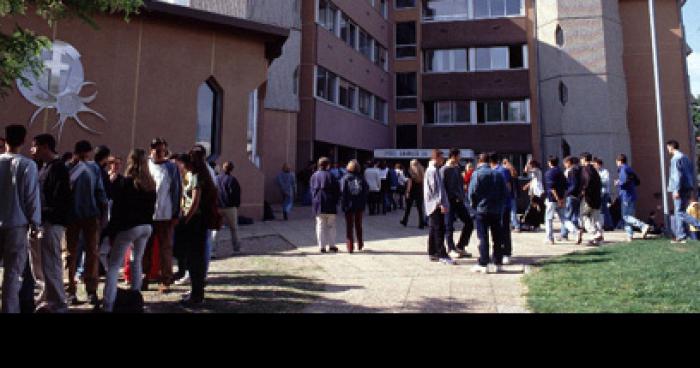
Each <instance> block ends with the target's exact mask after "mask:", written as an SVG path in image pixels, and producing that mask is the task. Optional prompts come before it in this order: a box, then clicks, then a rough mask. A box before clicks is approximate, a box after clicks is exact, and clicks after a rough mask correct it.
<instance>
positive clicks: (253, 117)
mask: <svg viewBox="0 0 700 368" xmlns="http://www.w3.org/2000/svg"><path fill="white" fill-rule="evenodd" d="M258 116H259V105H258V90H257V89H256V90H254V91H253V92H251V93H250V94H249V95H248V134H247V136H246V137H247V144H246V152H247V153H248V159H249V160H250V161H251V162H252V163H253V164H254V165H255V166H257V167H258V168H260V156H259V155H258Z"/></svg>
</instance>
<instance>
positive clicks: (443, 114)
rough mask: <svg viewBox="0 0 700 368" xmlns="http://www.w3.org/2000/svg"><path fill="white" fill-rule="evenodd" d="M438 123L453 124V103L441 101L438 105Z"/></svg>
mask: <svg viewBox="0 0 700 368" xmlns="http://www.w3.org/2000/svg"><path fill="white" fill-rule="evenodd" d="M437 110H438V113H437V123H438V124H450V123H452V103H451V102H449V101H440V102H438V103H437Z"/></svg>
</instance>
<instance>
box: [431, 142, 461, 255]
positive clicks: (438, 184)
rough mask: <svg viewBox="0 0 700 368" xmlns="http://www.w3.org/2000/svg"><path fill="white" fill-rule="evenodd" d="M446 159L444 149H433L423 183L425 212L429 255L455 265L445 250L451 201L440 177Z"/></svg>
mask: <svg viewBox="0 0 700 368" xmlns="http://www.w3.org/2000/svg"><path fill="white" fill-rule="evenodd" d="M444 160H445V159H444V158H443V157H442V151H440V150H437V149H436V150H433V154H432V159H431V160H430V164H429V165H428V170H427V171H426V172H425V180H424V183H423V197H424V201H425V214H426V215H427V216H428V217H429V221H430V223H429V226H430V235H429V236H428V256H429V258H430V260H431V261H433V262H435V261H439V262H441V263H443V264H447V265H454V264H455V262H454V261H453V260H452V258H450V256H449V255H448V254H447V251H446V250H445V230H446V227H445V215H447V214H448V213H450V202H449V199H448V196H447V192H446V191H445V185H444V183H443V181H442V178H441V177H440V167H442V165H443V164H444Z"/></svg>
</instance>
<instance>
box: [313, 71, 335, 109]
mask: <svg viewBox="0 0 700 368" xmlns="http://www.w3.org/2000/svg"><path fill="white" fill-rule="evenodd" d="M337 83H338V77H337V76H336V75H335V74H333V73H331V72H329V71H328V70H326V69H325V68H323V67H320V66H318V67H316V97H320V98H322V99H324V100H327V101H330V102H335V89H336V86H337Z"/></svg>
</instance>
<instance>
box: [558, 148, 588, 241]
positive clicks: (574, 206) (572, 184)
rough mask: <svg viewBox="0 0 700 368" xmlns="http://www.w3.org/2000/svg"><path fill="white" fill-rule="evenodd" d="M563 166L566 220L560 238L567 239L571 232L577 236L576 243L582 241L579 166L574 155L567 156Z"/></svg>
mask: <svg viewBox="0 0 700 368" xmlns="http://www.w3.org/2000/svg"><path fill="white" fill-rule="evenodd" d="M564 168H566V172H565V175H566V182H567V187H566V194H565V195H566V220H564V226H565V229H566V230H565V232H564V233H562V240H568V234H569V233H571V234H573V235H574V236H577V238H578V239H577V241H576V244H581V242H583V233H582V232H581V231H580V229H581V228H580V223H581V221H580V214H581V200H580V194H581V168H579V166H578V160H577V159H576V158H575V157H571V156H570V157H567V158H565V159H564Z"/></svg>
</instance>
